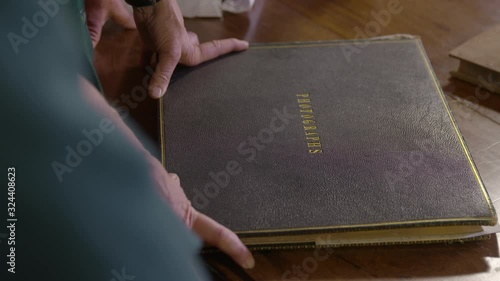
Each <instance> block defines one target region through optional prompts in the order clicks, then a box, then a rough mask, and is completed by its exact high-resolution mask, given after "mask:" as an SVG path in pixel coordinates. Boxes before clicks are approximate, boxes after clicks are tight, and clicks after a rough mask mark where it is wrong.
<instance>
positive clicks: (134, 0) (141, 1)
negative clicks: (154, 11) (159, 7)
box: [125, 0, 160, 8]
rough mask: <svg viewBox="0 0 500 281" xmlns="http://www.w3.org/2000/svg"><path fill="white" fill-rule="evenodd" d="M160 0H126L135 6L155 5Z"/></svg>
mask: <svg viewBox="0 0 500 281" xmlns="http://www.w3.org/2000/svg"><path fill="white" fill-rule="evenodd" d="M159 1H160V0H125V2H127V4H129V5H130V6H132V7H134V8H140V7H148V6H154V5H155V4H156V3H157V2H159Z"/></svg>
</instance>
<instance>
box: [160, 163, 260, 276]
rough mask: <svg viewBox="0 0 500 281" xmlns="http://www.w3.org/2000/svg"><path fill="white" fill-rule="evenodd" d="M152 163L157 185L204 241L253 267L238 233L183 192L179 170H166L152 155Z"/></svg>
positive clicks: (175, 209)
mask: <svg viewBox="0 0 500 281" xmlns="http://www.w3.org/2000/svg"><path fill="white" fill-rule="evenodd" d="M150 163H151V166H152V169H151V171H152V176H153V179H154V180H155V185H156V186H157V187H159V188H160V191H161V192H162V194H163V197H164V198H166V199H167V201H168V202H169V203H170V206H172V208H173V209H174V211H175V212H176V213H177V214H178V215H179V216H180V217H181V218H182V219H183V220H184V221H185V223H186V224H187V225H188V226H189V227H190V228H191V229H193V231H194V232H195V233H196V234H198V235H199V236H200V238H201V239H203V241H205V242H206V243H208V244H210V245H212V246H215V247H217V248H219V249H220V250H221V251H222V252H224V253H226V254H227V255H229V256H230V257H231V258H232V259H233V260H234V261H236V262H237V263H238V264H239V265H240V266H242V267H243V268H247V269H249V268H253V267H254V265H255V261H254V259H253V256H252V254H251V253H250V251H249V250H248V249H247V247H245V245H243V243H242V242H241V240H240V239H239V238H238V236H237V235H236V234H235V233H234V232H232V231H231V230H229V229H228V228H226V227H224V226H223V225H221V224H219V223H218V222H216V221H214V220H213V219H211V218H209V217H207V216H206V215H204V214H202V213H200V212H198V211H196V210H195V209H194V208H193V207H192V206H191V203H190V202H189V200H188V199H187V197H186V195H185V194H184V191H183V189H182V187H181V184H180V181H179V177H178V176H177V175H176V174H172V173H167V172H166V171H165V169H164V168H163V166H162V165H161V164H160V162H159V161H158V160H156V158H154V157H153V156H151V158H150Z"/></svg>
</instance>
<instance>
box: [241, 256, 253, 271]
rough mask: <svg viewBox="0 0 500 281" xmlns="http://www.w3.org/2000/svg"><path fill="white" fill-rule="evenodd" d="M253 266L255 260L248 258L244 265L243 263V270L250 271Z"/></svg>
mask: <svg viewBox="0 0 500 281" xmlns="http://www.w3.org/2000/svg"><path fill="white" fill-rule="evenodd" d="M254 266H255V260H254V259H253V258H249V259H248V260H247V261H246V262H245V263H243V268H245V269H251V268H253V267H254Z"/></svg>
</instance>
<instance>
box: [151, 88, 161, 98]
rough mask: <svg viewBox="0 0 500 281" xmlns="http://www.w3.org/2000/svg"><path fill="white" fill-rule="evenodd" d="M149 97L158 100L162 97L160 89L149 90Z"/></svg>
mask: <svg viewBox="0 0 500 281" xmlns="http://www.w3.org/2000/svg"><path fill="white" fill-rule="evenodd" d="M151 95H152V96H153V98H155V99H158V98H161V96H162V95H163V91H162V90H161V89H160V88H153V89H152V90H151Z"/></svg>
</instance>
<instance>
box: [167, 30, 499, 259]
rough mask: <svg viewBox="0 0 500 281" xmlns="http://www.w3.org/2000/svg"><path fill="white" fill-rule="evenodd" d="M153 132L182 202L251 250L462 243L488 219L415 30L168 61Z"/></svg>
mask: <svg viewBox="0 0 500 281" xmlns="http://www.w3.org/2000/svg"><path fill="white" fill-rule="evenodd" d="M160 130H161V142H162V158H163V163H164V165H165V167H166V168H167V170H168V171H169V172H174V173H177V174H178V175H179V177H180V179H181V185H182V187H183V188H184V190H185V192H186V195H187V196H188V198H189V199H190V200H191V203H192V205H193V206H194V207H195V208H196V209H198V210H199V211H200V212H203V213H205V214H207V215H208V216H210V217H212V218H213V219H215V220H216V221H218V222H220V223H221V224H223V225H225V226H227V227H228V228H230V229H231V230H233V231H235V232H236V234H238V236H239V237H240V238H241V239H242V241H243V242H244V243H245V244H246V245H248V246H249V247H250V248H254V249H272V248H300V247H318V246H349V245H379V244H400V243H403V244H406V243H432V242H451V241H467V240H475V239H484V238H486V237H487V236H485V235H484V234H485V233H484V231H483V226H485V225H493V224H495V223H496V220H497V217H496V213H495V210H494V208H493V206H492V204H491V201H490V199H489V196H488V193H487V190H486V189H485V187H484V185H483V183H482V181H481V178H480V176H479V173H478V171H477V169H476V167H475V165H474V162H473V159H472V157H471V155H470V153H469V151H468V149H467V146H466V144H465V141H464V139H463V138H462V136H461V134H460V132H459V129H458V127H457V125H456V124H455V122H454V119H453V116H452V113H451V112H450V110H449V108H448V106H447V103H446V100H445V98H444V95H443V92H442V91H441V88H440V86H439V83H438V81H437V79H436V76H435V74H434V73H433V70H432V68H431V65H430V62H429V60H428V58H427V56H426V54H425V51H424V48H423V46H422V43H421V41H420V39H419V38H416V37H400V38H395V39H387V38H385V39H378V40H377V39H371V40H359V41H329V42H301V43H280V44H254V45H251V47H250V48H249V49H248V50H246V51H244V52H239V53H233V54H229V55H226V56H223V57H220V58H218V59H215V60H213V61H210V62H207V63H204V64H202V65H200V66H197V67H193V68H188V67H178V69H176V71H175V73H174V75H173V77H172V81H171V83H170V86H169V88H168V93H167V94H166V95H165V96H164V97H163V98H162V99H161V101H160Z"/></svg>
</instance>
